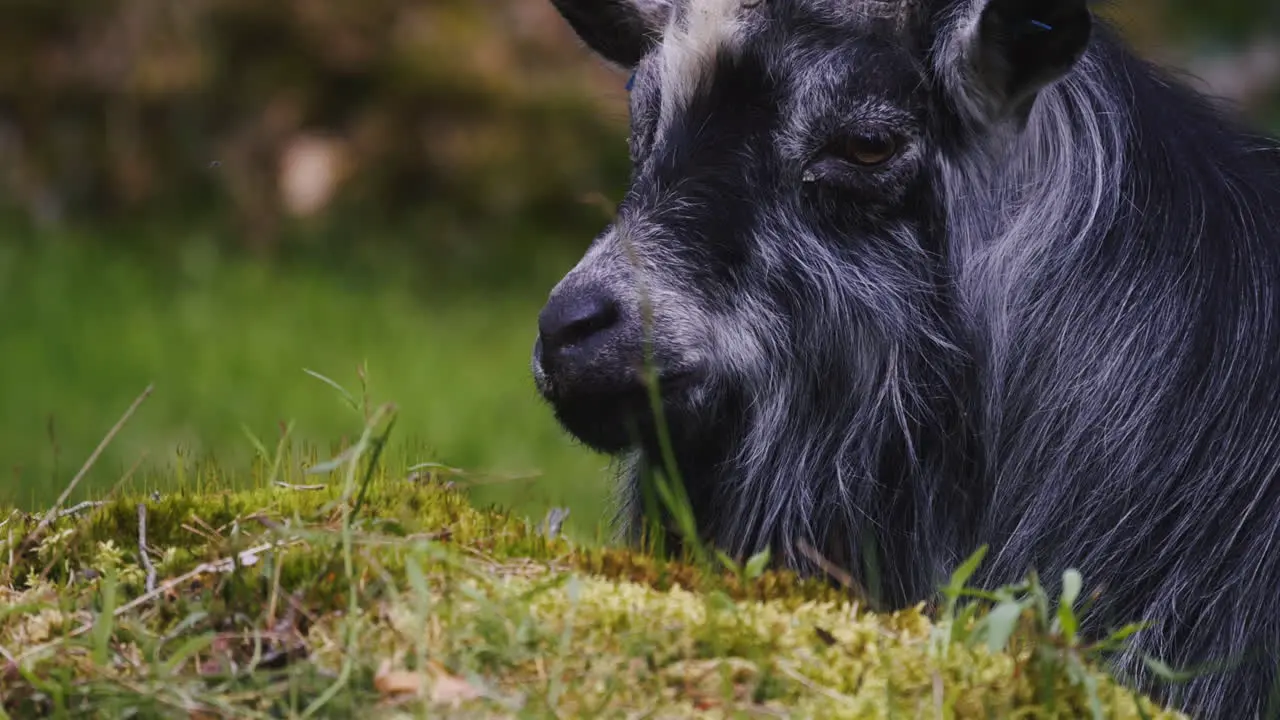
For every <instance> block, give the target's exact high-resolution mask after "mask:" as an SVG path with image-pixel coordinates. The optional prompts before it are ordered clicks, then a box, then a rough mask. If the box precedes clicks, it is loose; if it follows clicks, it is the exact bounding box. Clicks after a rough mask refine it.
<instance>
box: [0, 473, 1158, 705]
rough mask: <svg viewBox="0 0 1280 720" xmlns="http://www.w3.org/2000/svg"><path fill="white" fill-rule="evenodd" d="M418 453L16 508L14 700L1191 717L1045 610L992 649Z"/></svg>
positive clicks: (7, 543) (8, 585) (0, 647)
mask: <svg viewBox="0 0 1280 720" xmlns="http://www.w3.org/2000/svg"><path fill="white" fill-rule="evenodd" d="M395 477H403V476H388V477H385V478H374V479H372V480H371V481H369V482H367V484H364V485H362V486H361V489H360V490H359V491H358V492H353V491H352V490H353V487H354V486H353V485H352V484H350V483H348V484H346V485H345V487H344V485H343V483H342V482H340V481H339V482H334V483H333V484H332V485H324V486H322V487H321V488H320V489H308V490H303V489H297V488H295V487H275V486H271V487H268V488H260V489H251V490H243V491H234V492H233V491H225V492H216V491H203V492H199V493H195V492H193V493H183V492H179V493H176V494H172V495H168V496H165V497H160V498H155V497H133V498H121V499H116V500H113V501H111V502H108V503H105V504H102V505H100V506H97V507H95V508H93V509H92V510H91V511H90V512H89V513H87V514H84V515H79V516H76V515H65V516H63V517H59V518H57V519H54V520H52V521H51V522H49V523H48V524H47V525H46V526H45V527H43V528H40V523H41V520H42V518H41V517H40V516H27V515H24V514H21V513H17V512H11V513H8V514H6V515H5V516H3V517H2V518H0V522H3V523H5V525H4V526H3V528H0V546H2V547H0V549H2V550H3V557H4V558H6V559H7V560H6V561H5V563H4V564H0V570H3V569H5V568H7V571H6V572H7V577H8V579H7V580H4V581H3V584H2V585H0V653H3V655H2V656H0V701H2V703H3V705H2V706H3V708H4V709H5V711H7V712H8V713H9V714H10V715H11V716H13V717H35V716H61V715H75V716H95V717H96V716H102V717H126V716H129V717H179V716H182V717H187V718H212V717H283V716H295V715H299V714H301V715H308V716H319V717H416V716H427V717H441V716H458V717H542V716H548V717H550V716H554V717H562V718H563V717H633V716H634V717H638V716H645V717H691V716H696V717H727V716H730V715H732V716H735V717H737V716H743V717H746V716H753V717H754V716H788V717H815V718H818V717H822V718H827V717H830V718H837V717H859V718H862V717H872V718H876V717H947V718H970V717H972V718H979V717H982V718H986V717H1087V716H1089V715H1090V714H1091V713H1093V712H1096V711H1099V710H1100V711H1102V714H1104V715H1106V716H1107V717H1134V718H1138V717H1152V718H1171V717H1178V716H1177V715H1175V714H1174V713H1170V712H1168V711H1165V710H1161V709H1160V708H1159V707H1158V706H1157V705H1155V704H1153V703H1151V702H1149V701H1147V700H1145V699H1141V698H1139V697H1137V696H1136V695H1135V694H1134V693H1132V692H1131V691H1129V690H1126V689H1123V688H1121V687H1120V686H1118V685H1116V684H1115V683H1114V682H1113V681H1112V680H1110V679H1109V678H1108V676H1106V675H1105V674H1104V673H1103V672H1101V671H1100V670H1097V669H1094V668H1092V667H1091V666H1090V667H1089V668H1088V669H1086V670H1083V671H1081V670H1080V669H1079V667H1082V666H1078V669H1077V671H1076V672H1068V671H1066V670H1063V671H1062V672H1059V673H1058V674H1057V675H1052V674H1051V675H1048V676H1046V673H1045V670H1044V668H1045V667H1047V666H1046V665H1045V664H1044V663H1043V657H1044V649H1045V642H1044V641H1043V638H1041V641H1037V640H1036V637H1037V636H1035V634H1034V633H1030V632H1029V631H1027V630H1026V627H1023V626H1020V628H1019V629H1017V630H1015V631H1014V632H1013V634H1012V636H1011V640H1010V641H1009V642H1008V643H1007V645H1005V646H1002V647H1001V648H1000V649H996V650H992V649H991V648H990V647H989V643H986V642H970V641H966V640H963V639H961V640H957V639H956V638H957V635H956V634H955V633H954V632H953V628H952V627H950V625H949V623H948V622H947V621H940V622H933V621H931V620H930V619H929V618H927V617H926V616H925V615H924V614H923V611H922V609H921V608H916V609H912V610H909V611H904V612H898V613H891V614H890V613H886V614H876V613H873V612H869V611H867V610H865V606H864V605H861V604H859V603H858V602H856V601H855V600H852V599H850V598H848V597H844V596H842V594H841V593H840V592H838V591H837V590H836V589H833V588H832V587H830V586H829V585H827V584H823V583H818V582H815V581H801V580H799V579H798V578H796V577H795V576H793V575H790V574H788V573H785V572H772V571H765V572H760V571H759V570H758V569H753V570H752V571H751V572H738V573H737V574H733V573H719V572H715V571H711V570H708V569H705V568H695V567H693V566H691V565H686V564H681V563H676V562H669V561H660V560H659V559H657V558H655V557H651V556H647V555H644V554H642V553H639V552H629V551H625V550H621V549H616V548H592V547H585V546H580V545H577V544H575V543H573V542H571V541H569V540H567V539H565V538H563V537H559V536H552V535H549V534H548V533H547V532H546V531H545V528H544V527H542V526H540V525H539V524H536V523H531V522H527V521H524V520H521V519H518V518H514V517H511V516H509V515H506V514H503V513H501V512H498V511H493V510H479V509H476V508H474V507H472V506H471V505H470V504H468V502H467V500H466V498H465V496H464V495H463V494H462V493H460V492H458V491H457V490H455V489H453V488H451V487H449V486H448V485H447V484H444V483H441V482H439V481H437V480H435V479H430V478H428V479H427V480H426V481H414V480H401V479H395ZM140 506H141V507H142V508H144V510H139V507H140ZM140 520H141V521H143V522H145V546H146V550H147V552H146V561H144V560H143V559H142V558H143V554H142V551H141V548H140V544H139V535H140V530H141V529H142V528H143V522H140ZM36 529H40V533H39V535H38V536H36V537H32V536H31V533H32V532H33V531H34V530H36ZM971 620H972V618H970V619H969V620H966V621H964V622H970V621H971ZM1025 625H1026V624H1024V626H1025ZM1064 652H1065V651H1064ZM1063 667H1066V666H1065V665H1064V666H1063Z"/></svg>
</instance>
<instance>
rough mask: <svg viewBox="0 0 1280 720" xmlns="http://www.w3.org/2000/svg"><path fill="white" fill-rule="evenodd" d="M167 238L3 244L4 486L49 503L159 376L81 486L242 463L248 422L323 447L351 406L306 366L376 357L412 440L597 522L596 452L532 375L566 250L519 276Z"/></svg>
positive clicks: (524, 499)
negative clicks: (159, 254) (321, 261)
mask: <svg viewBox="0 0 1280 720" xmlns="http://www.w3.org/2000/svg"><path fill="white" fill-rule="evenodd" d="M172 243H173V246H174V248H179V249H178V250H174V251H172V252H171V255H172V256H173V257H174V258H176V262H173V261H170V262H168V263H167V265H165V266H164V269H160V268H161V263H158V262H157V263H153V262H151V259H152V258H151V257H149V256H145V255H140V254H129V253H126V252H125V251H122V250H118V249H116V248H115V247H114V246H112V245H111V244H109V243H107V242H105V241H102V242H97V241H95V239H92V238H82V237H71V236H64V235H55V236H38V237H36V238H34V242H33V243H28V244H18V243H10V244H6V245H0V328H3V331H2V332H0V377H3V378H4V387H3V401H2V402H0V502H11V503H17V504H19V505H21V506H23V507H41V506H45V505H48V504H49V503H51V502H52V500H53V498H54V497H55V496H56V494H57V493H58V492H60V490H61V488H62V487H63V486H65V484H66V483H67V481H68V479H69V478H70V477H71V475H72V474H73V473H74V472H75V470H76V469H77V468H78V467H79V466H80V464H81V463H82V462H83V461H84V459H85V457H86V456H87V454H88V453H89V451H90V450H92V448H93V447H94V446H95V445H96V444H97V442H98V440H99V439H100V438H101V437H102V435H103V434H104V433H105V432H106V430H107V429H108V428H109V427H110V426H111V424H112V423H114V422H115V420H116V419H117V418H118V417H119V415H120V413H121V412H123V411H124V409H125V408H126V407H127V406H128V405H129V403H130V402H131V401H132V400H133V398H134V397H136V396H137V395H138V393H139V392H141V391H142V389H143V388H144V387H146V386H147V385H148V384H151V383H154V386H155V391H154V393H153V394H152V396H151V397H150V398H148V400H147V401H146V402H145V403H144V404H143V406H142V407H141V408H140V409H139V411H138V413H137V415H136V417H134V418H133V419H132V420H131V421H130V423H129V424H128V425H127V426H126V428H125V429H124V430H123V431H122V432H121V433H120V435H119V436H118V437H117V438H115V439H114V440H113V442H112V443H111V445H110V446H109V447H108V448H107V450H106V452H105V453H104V455H103V457H102V459H101V460H100V461H99V462H98V463H97V464H96V465H95V467H94V468H93V471H92V472H91V473H90V475H89V477H88V478H86V480H85V482H84V483H83V485H82V486H81V488H79V489H78V490H77V492H76V496H75V497H74V498H73V499H79V498H82V497H87V496H91V495H93V494H95V493H100V492H101V491H102V490H104V489H105V488H107V487H109V486H110V485H111V484H112V483H114V482H115V481H116V480H117V479H118V478H119V477H120V476H121V475H122V474H124V473H125V472H126V470H127V469H128V468H129V467H131V466H132V465H134V464H135V463H137V462H138V461H139V460H140V459H142V462H143V466H142V467H141V469H140V472H139V474H138V477H150V478H155V477H166V478H167V477H174V476H176V475H180V474H182V473H184V472H186V473H189V472H191V471H192V468H193V467H194V466H195V463H196V461H197V460H198V459H200V458H203V457H206V456H213V457H214V458H216V459H217V460H219V461H220V463H221V464H222V465H223V466H225V467H233V468H234V467H244V466H245V465H246V464H247V462H248V461H249V460H250V459H251V458H252V457H253V454H254V448H253V443H252V442H251V441H250V439H249V437H248V434H246V432H245V429H246V428H247V429H248V430H249V431H250V432H251V434H253V435H255V436H256V437H258V438H260V439H261V441H262V443H263V444H265V445H267V446H274V443H275V441H276V439H277V438H278V437H279V436H280V433H281V428H282V427H285V426H287V425H288V424H289V423H291V422H292V423H293V426H292V437H294V438H296V439H298V440H301V441H311V442H315V443H319V444H321V445H322V447H328V444H329V443H330V442H332V441H334V440H336V439H339V438H341V437H342V436H343V434H344V433H346V432H349V430H350V425H349V420H350V417H351V413H350V411H349V409H344V407H343V403H342V401H341V399H340V398H338V396H337V394H336V393H334V392H332V391H331V390H330V389H329V388H327V387H325V386H324V385H323V384H322V383H321V382H320V381H319V380H317V379H316V378H314V377H312V376H310V375H308V374H307V373H305V372H304V369H310V370H313V371H315V372H317V373H320V374H323V375H325V376H328V377H330V378H333V379H334V380H336V381H337V382H339V383H341V384H343V385H345V386H347V387H351V388H357V391H358V388H359V387H360V381H359V379H358V377H357V369H358V368H359V367H360V366H361V365H362V364H367V369H368V376H369V377H368V380H369V385H370V388H371V393H372V395H373V400H374V401H380V400H384V399H387V398H396V399H397V401H398V402H399V403H400V405H401V411H400V420H399V430H398V432H397V435H398V436H399V437H400V438H404V441H403V442H402V443H401V445H402V447H404V448H405V449H406V451H409V452H411V453H412V454H413V457H414V458H416V459H417V460H418V461H424V462H425V461H435V462H441V463H445V464H447V465H450V466H454V467H465V468H467V469H469V470H470V471H472V472H473V473H474V474H475V475H476V477H473V478H471V480H473V481H474V483H475V485H476V487H475V489H474V490H473V493H474V494H473V497H474V498H475V499H476V500H477V501H479V502H501V503H502V504H503V505H504V506H507V507H511V508H513V509H514V510H515V511H517V512H521V513H525V514H529V515H532V516H536V517H541V516H542V515H543V514H544V513H545V512H546V510H547V509H548V508H549V507H553V506H565V507H568V508H570V510H571V513H570V516H569V521H568V525H567V529H568V530H569V531H571V532H576V533H579V534H580V535H582V536H594V534H595V532H596V530H597V526H598V524H599V522H600V521H601V519H602V518H603V516H604V512H605V507H606V506H605V502H606V499H607V493H608V479H609V475H608V463H607V459H606V458H602V457H600V456H598V455H595V454H592V453H589V452H587V451H586V450H584V449H582V448H581V447H580V446H577V445H576V444H574V443H573V442H572V441H571V440H570V439H569V438H567V437H566V436H565V434H564V433H563V432H561V431H560V429H559V428H558V427H557V426H556V425H555V423H554V420H553V418H552V416H551V413H550V412H549V411H548V409H547V408H546V407H545V406H544V405H543V404H542V402H541V401H540V400H539V399H538V397H537V395H536V393H535V391H534V388H533V384H532V380H531V378H530V374H529V353H530V351H531V348H532V343H533V339H534V332H535V327H536V317H537V311H538V309H539V307H540V305H541V303H542V302H543V299H544V298H545V294H546V291H547V289H548V288H549V287H550V286H551V285H552V284H553V283H554V282H555V281H556V280H557V279H558V274H559V273H560V272H563V270H564V269H566V268H567V267H569V266H570V264H571V263H572V262H573V258H572V257H571V256H570V255H564V256H563V257H549V256H548V255H547V254H546V253H542V254H541V255H539V254H538V252H534V251H531V252H530V260H529V261H528V262H524V263H523V265H524V266H527V267H528V271H527V274H525V275H524V276H523V277H522V278H521V280H520V282H518V283H509V284H507V285H499V286H494V284H493V283H489V284H473V283H470V282H468V278H466V277H462V276H460V275H459V274H458V272H457V271H454V272H450V271H449V270H448V269H447V268H443V267H432V266H431V265H429V264H425V263H422V262H421V261H418V262H417V263H416V264H411V263H408V262H397V261H396V260H395V259H394V258H385V259H384V260H383V262H382V266H381V267H379V268H375V269H373V270H372V271H371V270H369V269H367V268H362V269H358V268H349V269H341V268H338V269H328V270H325V269H317V268H315V267H302V266H299V265H296V264H294V265H289V264H284V263H281V264H278V265H277V266H276V267H275V268H274V269H272V268H269V267H268V266H266V265H263V264H258V263H253V262H250V261H246V260H227V259H222V258H219V257H218V255H217V254H216V253H214V252H212V251H210V250H208V249H207V248H208V247H209V245H207V244H205V243H202V242H201V241H200V238H199V237H195V238H191V237H185V236H175V237H173V239H172ZM121 245H122V246H124V245H131V243H121ZM561 245H563V243H561ZM24 248H25V249H24ZM535 260H536V262H535ZM148 470H154V471H156V472H148ZM164 482H167V481H164ZM164 482H161V484H164Z"/></svg>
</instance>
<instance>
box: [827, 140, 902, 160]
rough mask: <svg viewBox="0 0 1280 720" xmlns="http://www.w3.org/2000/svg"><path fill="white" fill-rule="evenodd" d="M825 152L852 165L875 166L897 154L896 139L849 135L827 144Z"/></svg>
mask: <svg viewBox="0 0 1280 720" xmlns="http://www.w3.org/2000/svg"><path fill="white" fill-rule="evenodd" d="M827 153H828V154H830V155H833V156H835V157H837V158H840V159H841V160H844V161H845V162H848V163H852V164H854V165H861V166H863V167H875V166H876V165H883V164H884V163H886V162H888V161H889V160H891V159H892V158H893V156H894V155H897V154H898V141H897V140H896V139H894V138H893V137H866V136H861V135H851V136H848V137H845V138H842V139H840V140H837V141H836V142H834V143H832V144H831V145H829V146H828V147H827Z"/></svg>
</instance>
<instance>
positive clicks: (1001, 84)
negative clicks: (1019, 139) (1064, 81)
mask: <svg viewBox="0 0 1280 720" xmlns="http://www.w3.org/2000/svg"><path fill="white" fill-rule="evenodd" d="M981 7H982V9H981V11H980V12H979V14H978V16H977V18H976V19H974V20H975V21H972V22H970V23H966V25H967V27H962V28H960V37H959V38H958V40H959V41H960V43H959V44H960V48H958V49H959V50H960V53H959V55H960V57H959V58H953V59H954V60H959V61H960V62H961V63H962V65H963V68H962V69H961V72H960V74H961V76H962V77H964V78H965V80H966V82H964V83H963V84H964V85H966V86H967V87H964V88H963V89H961V88H956V89H957V90H959V91H960V92H962V93H965V94H967V95H969V96H970V97H968V98H966V100H968V101H969V102H967V103H966V104H968V105H970V109H971V110H973V111H976V112H978V113H980V114H982V115H984V116H985V117H984V118H983V119H986V120H996V121H999V120H1005V119H1014V120H1017V121H1023V120H1025V119H1026V116H1027V114H1028V113H1030V111H1031V106H1032V104H1033V103H1034V102H1035V98H1036V95H1038V94H1039V93H1040V91H1041V90H1043V89H1044V88H1045V87H1046V86H1047V85H1049V84H1050V83H1052V82H1054V81H1056V80H1059V79H1061V78H1062V77H1063V76H1064V75H1066V74H1067V73H1068V72H1070V70H1071V68H1072V67H1073V66H1074V65H1075V64H1076V62H1077V61H1078V60H1079V59H1080V57H1081V55H1083V54H1084V51H1085V48H1086V46H1087V45H1088V44H1089V36H1090V34H1091V33H1092V30H1093V16H1092V15H1091V14H1090V12H1089V8H1088V0H987V1H986V2H985V4H983V5H982V6H981ZM975 102H976V107H975V106H974V104H975Z"/></svg>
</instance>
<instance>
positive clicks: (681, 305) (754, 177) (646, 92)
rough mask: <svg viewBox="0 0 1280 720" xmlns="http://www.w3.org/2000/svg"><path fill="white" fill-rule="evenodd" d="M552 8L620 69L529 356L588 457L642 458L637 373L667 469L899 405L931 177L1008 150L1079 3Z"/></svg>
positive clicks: (940, 238) (791, 1)
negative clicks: (895, 378) (755, 436)
mask: <svg viewBox="0 0 1280 720" xmlns="http://www.w3.org/2000/svg"><path fill="white" fill-rule="evenodd" d="M553 2H554V3H555V4H556V6H557V7H558V8H559V10H560V11H561V13H562V14H563V15H564V17H565V18H566V19H567V20H568V22H569V23H570V24H571V25H572V27H573V28H574V29H575V31H576V32H577V33H578V35H579V36H580V37H581V38H582V40H583V41H584V42H585V43H586V44H587V45H588V46H589V47H590V48H591V49H592V50H594V51H595V52H596V53H597V54H599V55H600V56H602V57H603V58H605V59H606V60H608V61H610V62H611V63H613V64H615V65H617V66H620V67H622V68H624V69H626V70H628V71H631V72H633V73H634V86H633V89H632V92H631V134H630V139H629V143H630V150H631V158H632V163H633V176H632V182H631V186H630V188H629V190H628V192H627V194H626V196H625V198H624V199H623V200H622V202H621V203H620V205H619V208H618V213H617V217H616V219H615V221H614V222H613V223H612V224H611V225H610V226H609V227H608V228H607V229H605V230H604V232H602V233H601V234H600V235H599V236H598V237H597V238H596V239H595V241H594V243H593V244H592V245H591V247H590V249H589V250H588V251H587V253H586V255H585V256H584V257H583V258H582V260H581V261H580V262H579V264H578V265H577V266H576V267H575V268H573V270H572V271H570V272H569V273H568V274H567V276H566V277H565V278H564V279H563V280H562V281H561V282H560V283H559V285H558V286H557V287H556V288H555V289H554V291H553V292H552V293H551V297H550V300H549V302H548V303H547V305H546V307H545V308H544V309H543V311H542V313H541V316H540V317H539V331H540V332H539V337H538V341H537V343H536V347H535V349H534V358H533V369H534V375H535V378H536V380H537V383H538V387H539V389H540V391H541V392H542V394H543V395H544V397H545V398H546V399H547V400H548V401H550V403H551V404H552V405H553V407H554V408H555V411H556V414H557V417H558V418H559V419H560V421H561V422H562V424H563V425H564V426H565V427H566V428H567V429H568V430H569V431H570V432H571V433H573V434H574V435H576V436H577V437H578V438H580V439H581V440H582V441H584V442H585V443H586V444H588V445H590V446H592V447H594V448H596V449H598V450H601V451H605V452H610V453H616V452H622V451H625V450H627V449H629V448H634V447H637V446H639V447H652V445H651V443H652V442H653V440H654V438H653V436H652V430H653V426H652V422H651V415H650V413H649V412H648V410H647V408H648V400H649V396H648V395H646V391H645V383H644V379H645V377H646V375H645V367H646V366H645V361H646V358H647V357H651V358H652V360H653V366H652V367H653V368H654V369H655V370H656V376H657V377H658V378H659V387H660V390H661V392H662V397H663V402H662V407H663V409H664V415H665V416H666V420H667V422H668V425H669V429H670V430H671V433H672V437H673V439H674V440H675V442H676V443H677V445H678V450H680V451H682V452H684V453H686V454H687V453H696V452H700V451H713V452H715V451H723V450H728V451H732V450H734V448H731V447H723V446H724V444H725V442H726V436H727V435H732V434H734V433H737V434H739V435H740V434H741V433H743V432H752V431H753V430H750V429H749V428H746V427H744V426H743V425H742V424H741V423H743V422H744V420H743V418H746V417H753V418H754V419H753V420H746V421H745V422H747V423H752V422H754V424H755V425H756V429H755V430H754V431H755V432H768V426H769V424H770V423H773V424H774V425H775V429H776V425H777V424H778V423H781V422H786V420H785V419H784V418H783V417H782V415H785V414H786V411H785V410H784V409H782V408H781V407H780V401H778V400H777V398H779V397H782V396H786V397H791V398H795V397H806V398H807V400H805V402H804V403H802V404H803V405H804V406H805V407H806V408H807V409H808V411H809V412H822V410H821V408H822V407H824V405H826V404H830V403H831V402H833V401H838V402H839V403H842V404H845V405H848V404H854V405H856V404H859V403H862V404H877V403H878V404H881V405H885V404H890V405H891V404H893V403H895V402H896V403H898V404H901V403H902V398H886V396H885V395H884V393H885V390H884V383H885V382H886V379H887V378H889V376H890V375H892V374H893V373H901V372H902V368H901V365H902V363H903V362H904V359H903V356H904V353H910V352H911V351H912V348H916V349H919V347H920V346H921V344H922V343H925V342H928V340H929V337H930V333H931V332H933V330H936V316H937V313H936V310H937V308H936V304H937V302H938V294H939V288H940V286H942V285H944V284H945V278H944V276H945V274H946V273H945V260H944V259H943V258H944V257H945V253H946V248H945V243H946V231H945V226H946V223H947V218H946V209H945V208H944V207H943V203H942V201H941V200H940V199H939V192H938V191H937V189H936V184H937V180H936V178H937V176H938V172H939V171H938V163H940V162H942V161H941V160H940V158H941V157H943V156H945V155H946V154H947V153H949V152H961V151H962V150H961V149H962V148H963V147H965V146H968V145H971V144H973V143H975V142H979V143H980V142H981V141H982V138H983V137H986V136H996V135H997V134H998V133H999V132H1002V131H1007V130H1010V129H1011V130H1012V131H1014V132H1016V131H1017V129H1018V127H1020V125H1021V124H1022V123H1023V122H1025V120H1026V117H1027V115H1028V113H1029V110H1030V108H1031V106H1032V103H1033V102H1034V99H1035V97H1036V95H1037V93H1038V92H1040V91H1041V90H1042V89H1043V88H1044V87H1045V86H1046V85H1047V84H1048V83H1050V82H1053V81H1054V80H1056V79H1058V78H1060V77H1061V76H1062V75H1063V74H1064V73H1066V72H1067V71H1069V69H1070V68H1071V67H1072V65H1073V64H1074V63H1075V62H1076V61H1077V60H1078V58H1079V57H1080V55H1081V54H1082V52H1083V50H1084V47H1085V45H1086V43H1087V42H1088V38H1089V35H1090V29H1091V18H1090V14H1089V12H1088V10H1087V9H1086V7H1085V0H1044V1H1041V2H1035V3H1033V2H1030V0H989V1H988V2H974V1H972V0H965V1H964V2H955V1H954V0H901V1H898V2H892V1H889V0H671V1H668V0H553ZM1001 129H1003V130H1001ZM933 339H937V338H936V336H934V338H933ZM649 341H651V343H650V342H649ZM646 349H651V351H652V352H651V353H647V352H646ZM771 398H772V399H771ZM902 409H903V408H901V407H899V408H898V410H899V411H901V410H902ZM908 411H909V408H908ZM833 412H835V411H834V410H833ZM731 428H732V429H731ZM633 429H634V430H637V431H638V433H637V432H632V430H633ZM739 449H740V448H739Z"/></svg>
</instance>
